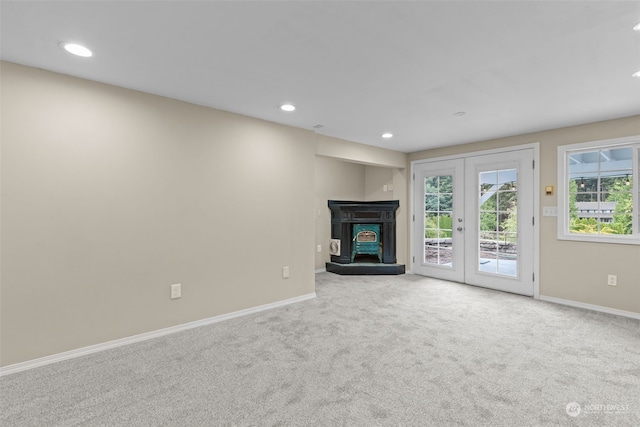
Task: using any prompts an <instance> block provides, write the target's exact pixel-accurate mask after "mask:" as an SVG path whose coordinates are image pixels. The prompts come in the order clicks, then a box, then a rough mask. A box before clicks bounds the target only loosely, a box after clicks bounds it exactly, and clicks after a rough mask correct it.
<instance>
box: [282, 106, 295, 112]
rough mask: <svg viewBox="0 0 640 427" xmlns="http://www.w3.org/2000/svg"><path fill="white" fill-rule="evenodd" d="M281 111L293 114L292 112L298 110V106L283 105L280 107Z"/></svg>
mask: <svg viewBox="0 0 640 427" xmlns="http://www.w3.org/2000/svg"><path fill="white" fill-rule="evenodd" d="M280 109H281V110H282V111H287V112H291V111H295V110H296V106H295V105H293V104H282V105H281V106H280Z"/></svg>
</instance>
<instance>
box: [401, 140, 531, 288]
mask: <svg viewBox="0 0 640 427" xmlns="http://www.w3.org/2000/svg"><path fill="white" fill-rule="evenodd" d="M527 149H531V150H533V161H534V163H535V168H534V170H533V212H534V221H535V223H534V227H533V272H534V275H535V280H534V282H533V298H535V299H540V143H539V142H532V143H529V144H522V145H514V146H511V147H504V148H494V149H490V150H481V151H471V152H468V153H461V154H454V155H449V156H441V157H433V158H428V159H420V160H413V161H411V191H409V210H408V211H409V218H408V220H409V224H410V226H409V228H410V230H411V231H410V232H409V233H408V234H409V242H408V244H409V248H410V256H411V257H410V260H411V262H410V265H411V267H410V269H409V270H410V272H411V273H415V271H414V262H413V260H414V259H417V258H418V257H419V254H416V252H415V248H416V245H417V243H416V241H415V239H416V237H415V224H414V221H413V218H412V217H413V214H414V212H415V209H414V208H415V196H414V194H415V169H416V166H417V165H420V164H425V163H432V162H441V161H444V160H454V159H464V158H467V157H475V156H484V155H487V154H496V153H507V152H510V151H520V150H527Z"/></svg>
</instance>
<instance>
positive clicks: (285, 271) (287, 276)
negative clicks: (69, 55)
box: [282, 267, 289, 279]
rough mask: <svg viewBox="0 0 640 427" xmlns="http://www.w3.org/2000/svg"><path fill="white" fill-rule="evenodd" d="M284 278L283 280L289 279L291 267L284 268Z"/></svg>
mask: <svg viewBox="0 0 640 427" xmlns="http://www.w3.org/2000/svg"><path fill="white" fill-rule="evenodd" d="M282 278H283V279H288V278H289V267H282Z"/></svg>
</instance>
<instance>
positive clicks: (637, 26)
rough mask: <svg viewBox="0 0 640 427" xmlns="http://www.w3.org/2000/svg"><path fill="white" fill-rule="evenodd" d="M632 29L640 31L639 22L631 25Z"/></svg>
mask: <svg viewBox="0 0 640 427" xmlns="http://www.w3.org/2000/svg"><path fill="white" fill-rule="evenodd" d="M633 29H634V30H635V31H640V22H638V23H637V24H636V25H634V26H633Z"/></svg>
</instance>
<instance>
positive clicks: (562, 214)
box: [557, 135, 640, 245]
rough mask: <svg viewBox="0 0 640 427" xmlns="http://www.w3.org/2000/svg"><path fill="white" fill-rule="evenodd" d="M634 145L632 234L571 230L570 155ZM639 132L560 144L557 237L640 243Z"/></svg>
mask: <svg viewBox="0 0 640 427" xmlns="http://www.w3.org/2000/svg"><path fill="white" fill-rule="evenodd" d="M623 147H632V148H633V162H632V165H633V166H632V167H633V187H632V190H631V191H632V193H633V229H632V230H633V233H632V234H627V235H615V234H580V233H570V232H569V224H570V220H569V206H568V205H569V197H568V194H569V171H568V169H569V168H568V161H569V155H570V154H572V153H574V152H580V151H594V150H598V149H611V148H623ZM639 151H640V135H634V136H630V137H624V138H614V139H606V140H600V141H589V142H583V143H578V144H569V145H561V146H559V147H558V183H557V188H558V239H559V240H576V241H581V242H598V243H620V244H630V245H640V224H639V223H640V220H639V214H640V194H639V193H640V192H639V188H640V184H639V183H638V181H640V159H639V158H638V157H639V155H638V152H639Z"/></svg>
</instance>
